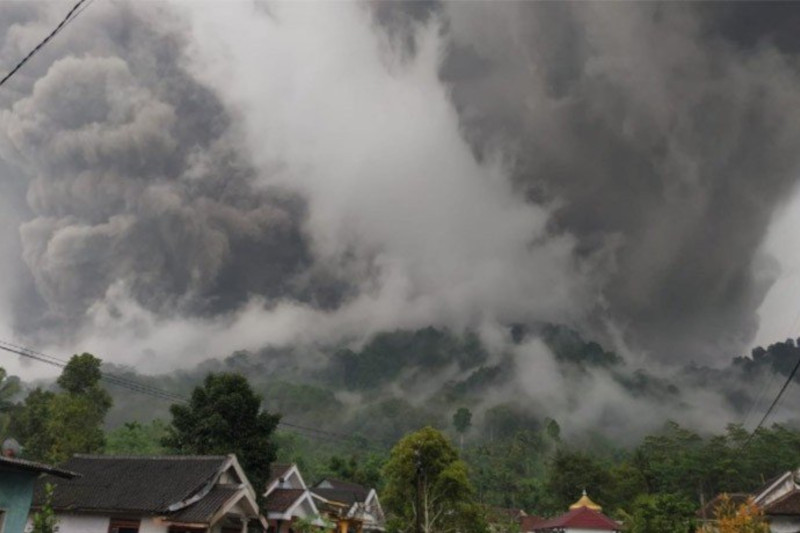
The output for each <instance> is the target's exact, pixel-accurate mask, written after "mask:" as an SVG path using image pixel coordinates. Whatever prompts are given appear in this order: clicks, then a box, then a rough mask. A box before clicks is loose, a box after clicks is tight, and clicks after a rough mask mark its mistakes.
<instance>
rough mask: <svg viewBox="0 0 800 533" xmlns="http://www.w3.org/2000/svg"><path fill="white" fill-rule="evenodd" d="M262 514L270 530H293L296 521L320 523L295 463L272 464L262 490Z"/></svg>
mask: <svg viewBox="0 0 800 533" xmlns="http://www.w3.org/2000/svg"><path fill="white" fill-rule="evenodd" d="M264 513H265V515H266V518H267V523H268V525H269V531H270V532H271V533H293V532H294V531H295V529H294V527H293V526H294V525H295V524H296V523H297V521H300V520H302V521H308V522H310V523H312V524H314V525H317V526H322V525H323V524H324V522H323V521H322V520H321V519H320V511H319V509H318V508H317V506H316V504H315V502H314V499H313V498H312V497H311V493H310V492H309V490H308V487H307V486H306V483H305V481H304V480H303V476H302V475H300V470H299V469H298V468H297V465H295V464H280V463H278V464H273V465H272V466H271V468H270V477H269V481H267V489H266V491H265V492H264Z"/></svg>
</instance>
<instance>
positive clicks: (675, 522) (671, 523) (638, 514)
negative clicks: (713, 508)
mask: <svg viewBox="0 0 800 533" xmlns="http://www.w3.org/2000/svg"><path fill="white" fill-rule="evenodd" d="M695 508H696V506H695V504H694V502H692V501H691V500H687V499H685V498H683V497H682V496H677V495H674V494H652V495H651V494H642V495H640V496H638V497H637V498H636V500H635V501H634V503H633V507H632V512H631V513H630V514H627V515H625V516H624V518H625V525H626V527H627V529H626V531H628V532H629V533H693V532H694V528H695V515H694V512H695Z"/></svg>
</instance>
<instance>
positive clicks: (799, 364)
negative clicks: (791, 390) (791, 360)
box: [742, 358, 800, 448]
mask: <svg viewBox="0 0 800 533" xmlns="http://www.w3.org/2000/svg"><path fill="white" fill-rule="evenodd" d="M798 369H800V358H798V359H797V363H795V365H794V368H793V369H792V371H791V372H790V373H789V377H788V378H786V382H785V383H784V384H783V387H781V390H780V391H778V395H777V396H775V399H774V400H772V403H771V404H770V406H769V409H767V412H766V413H764V416H763V417H761V421H760V422H759V423H758V425H757V426H756V427H755V429H754V430H753V432H752V433H751V434H750V436H749V437H747V440H746V441H745V442H744V445H743V446H742V448H746V447H747V445H748V444H750V441H751V440H752V439H753V437H754V436H755V434H756V432H758V430H759V429H761V426H762V425H764V422H766V421H767V418H768V417H769V415H770V414H772V410H773V409H775V406H776V405H778V402H779V401H780V399H781V397H782V396H783V393H784V392H786V389H787V388H788V387H789V383H791V382H792V379H794V376H795V374H797V370H798Z"/></svg>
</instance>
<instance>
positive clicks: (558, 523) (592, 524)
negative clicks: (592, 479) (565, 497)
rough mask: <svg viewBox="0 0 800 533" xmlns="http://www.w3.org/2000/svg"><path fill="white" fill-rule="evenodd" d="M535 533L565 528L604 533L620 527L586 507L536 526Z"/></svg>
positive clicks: (601, 514) (617, 529)
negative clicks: (601, 532)
mask: <svg viewBox="0 0 800 533" xmlns="http://www.w3.org/2000/svg"><path fill="white" fill-rule="evenodd" d="M535 527H536V529H535V530H536V531H549V530H553V529H560V528H566V527H574V528H582V529H600V530H604V531H608V530H611V531H619V530H620V529H621V528H622V526H621V525H620V524H618V523H617V522H615V521H613V520H611V519H610V518H609V517H607V516H606V515H604V514H603V513H599V512H597V511H593V510H591V509H589V508H588V507H579V508H577V509H573V510H572V511H570V512H568V513H566V514H563V515H561V516H559V517H557V518H551V519H550V520H545V521H544V522H540V523H539V524H536V526H535Z"/></svg>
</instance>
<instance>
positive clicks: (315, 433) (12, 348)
mask: <svg viewBox="0 0 800 533" xmlns="http://www.w3.org/2000/svg"><path fill="white" fill-rule="evenodd" d="M0 350H5V351H7V352H10V353H13V354H16V355H19V356H22V357H27V358H29V359H33V360H35V361H39V362H42V363H45V364H49V365H52V366H57V367H59V368H64V367H66V366H67V363H68V362H67V361H65V360H64V359H60V358H58V357H55V356H52V355H48V354H46V353H42V352H39V351H36V350H33V349H31V348H28V347H26V346H21V345H19V344H14V343H12V342H8V341H4V340H0ZM100 376H101V378H102V379H103V380H105V381H107V382H109V383H111V384H114V385H117V386H119V387H122V388H126V389H128V390H131V391H133V392H138V393H140V394H144V395H148V396H152V397H154V398H157V399H159V400H165V401H171V402H175V403H188V402H189V399H188V398H187V397H185V396H182V395H180V394H176V393H173V392H169V391H167V390H164V389H160V388H158V387H155V386H152V385H147V384H144V383H141V382H139V381H136V380H133V379H129V378H125V377H122V376H118V375H116V374H111V373H109V372H102V371H101V372H100ZM278 426H279V427H282V428H285V429H287V430H288V431H293V432H295V433H300V432H302V434H303V436H305V437H308V438H312V439H318V440H326V441H336V442H348V443H352V442H353V441H354V439H353V437H352V436H350V435H345V434H344V433H336V432H333V431H326V430H322V429H319V428H313V427H309V426H303V425H300V424H295V423H292V422H285V421H281V422H279V423H278ZM362 442H363V444H365V445H366V447H367V448H372V449H375V450H381V451H383V450H385V449H386V446H381V445H377V444H376V443H372V442H369V441H367V440H366V439H364V440H362Z"/></svg>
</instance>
